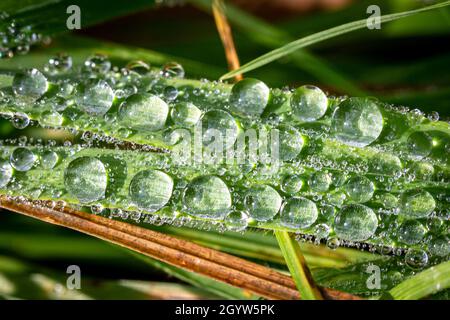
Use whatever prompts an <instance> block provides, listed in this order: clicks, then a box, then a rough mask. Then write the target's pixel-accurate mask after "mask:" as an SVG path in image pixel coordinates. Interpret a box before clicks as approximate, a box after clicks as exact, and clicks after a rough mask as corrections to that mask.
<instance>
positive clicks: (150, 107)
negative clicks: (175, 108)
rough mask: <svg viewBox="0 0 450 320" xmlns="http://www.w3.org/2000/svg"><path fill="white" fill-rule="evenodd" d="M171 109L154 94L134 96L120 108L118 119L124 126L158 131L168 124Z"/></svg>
mask: <svg viewBox="0 0 450 320" xmlns="http://www.w3.org/2000/svg"><path fill="white" fill-rule="evenodd" d="M168 113H169V107H168V105H167V103H165V102H164V101H163V100H161V99H160V98H158V97H157V96H154V95H152V94H147V93H146V94H134V95H132V96H130V97H128V98H127V99H126V100H125V101H124V102H122V104H121V105H120V107H119V111H118V117H119V121H120V123H121V124H122V125H125V126H127V127H129V128H138V129H141V130H148V131H157V130H160V129H162V128H163V127H164V124H165V123H166V119H167V115H168Z"/></svg>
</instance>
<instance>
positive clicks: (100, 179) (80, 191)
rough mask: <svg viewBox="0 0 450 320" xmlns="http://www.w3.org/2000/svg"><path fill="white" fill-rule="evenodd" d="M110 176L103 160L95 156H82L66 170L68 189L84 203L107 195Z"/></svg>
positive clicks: (65, 178) (65, 179)
mask: <svg viewBox="0 0 450 320" xmlns="http://www.w3.org/2000/svg"><path fill="white" fill-rule="evenodd" d="M107 183H108V177H107V173H106V169H105V166H104V165H103V162H101V161H100V160H98V159H96V158H93V157H80V158H77V159H75V160H72V162H70V163H69V165H68V166H67V168H66V170H65V171H64V185H65V186H66V189H67V191H68V192H69V193H70V194H71V195H72V196H74V197H76V198H77V199H78V200H79V201H80V202H82V203H89V202H93V201H97V200H99V199H102V198H104V197H105V193H106V187H107Z"/></svg>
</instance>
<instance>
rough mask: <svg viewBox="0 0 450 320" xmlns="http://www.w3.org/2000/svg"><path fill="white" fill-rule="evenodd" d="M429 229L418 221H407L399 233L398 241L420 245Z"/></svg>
mask: <svg viewBox="0 0 450 320" xmlns="http://www.w3.org/2000/svg"><path fill="white" fill-rule="evenodd" d="M426 233H427V229H426V228H425V227H424V226H423V224H421V223H420V222H419V221H416V220H409V221H405V222H404V223H403V224H402V225H401V226H400V229H399V231H398V240H400V241H401V242H403V243H406V244H416V243H419V242H420V241H421V240H422V239H423V237H424V236H425V234H426Z"/></svg>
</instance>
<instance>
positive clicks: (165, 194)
mask: <svg viewBox="0 0 450 320" xmlns="http://www.w3.org/2000/svg"><path fill="white" fill-rule="evenodd" d="M172 190H173V180H172V178H171V177H170V176H168V175H167V174H165V173H164V172H162V171H159V170H144V171H141V172H139V173H137V174H136V175H135V176H134V177H133V179H132V180H131V183H130V188H129V195H130V198H131V201H132V202H133V203H134V204H135V205H137V206H138V207H139V209H143V210H147V211H149V212H155V211H157V210H159V209H161V208H162V207H163V206H164V205H165V204H166V203H167V202H169V200H170V197H171V196H172Z"/></svg>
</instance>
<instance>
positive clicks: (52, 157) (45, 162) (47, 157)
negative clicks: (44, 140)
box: [41, 150, 58, 169]
mask: <svg viewBox="0 0 450 320" xmlns="http://www.w3.org/2000/svg"><path fill="white" fill-rule="evenodd" d="M57 162H58V154H56V152H54V151H51V150H47V151H44V153H42V155H41V165H42V167H43V168H44V169H53V167H54V166H55V165H56V163H57Z"/></svg>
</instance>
